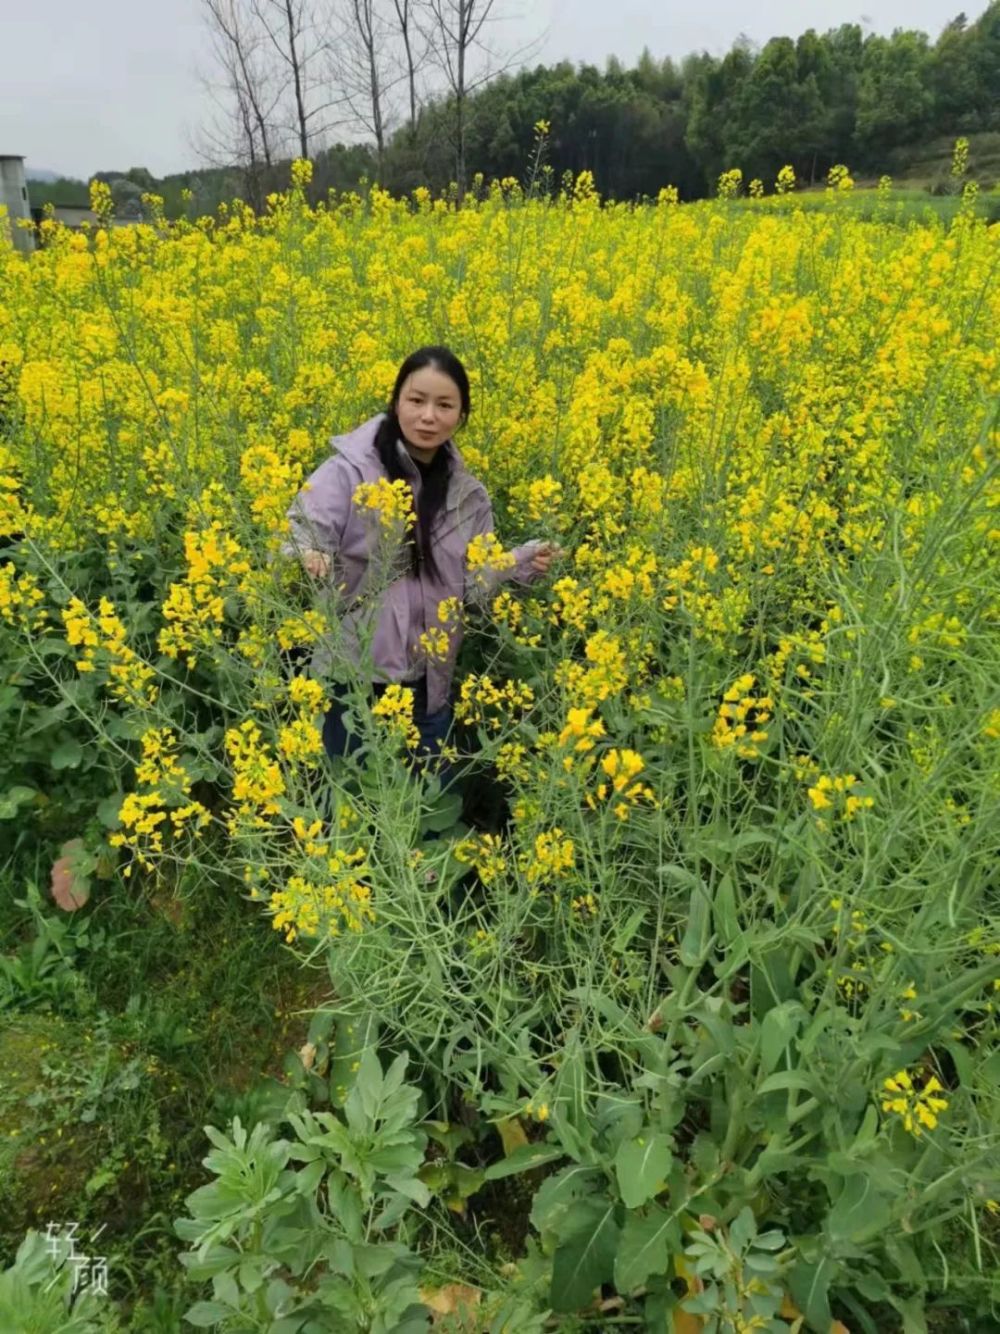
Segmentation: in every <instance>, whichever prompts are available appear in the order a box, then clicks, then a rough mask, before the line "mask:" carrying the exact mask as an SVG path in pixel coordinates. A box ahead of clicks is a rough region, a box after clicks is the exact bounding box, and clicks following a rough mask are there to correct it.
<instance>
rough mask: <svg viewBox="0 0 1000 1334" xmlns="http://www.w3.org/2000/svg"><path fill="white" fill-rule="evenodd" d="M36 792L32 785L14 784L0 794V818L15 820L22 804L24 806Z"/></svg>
mask: <svg viewBox="0 0 1000 1334" xmlns="http://www.w3.org/2000/svg"><path fill="white" fill-rule="evenodd" d="M37 795H38V793H37V792H36V791H35V789H34V788H33V787H24V786H23V785H21V784H15V786H14V787H9V788H8V789H7V791H6V792H5V793H4V794H3V795H2V796H0V820H15V819H17V814H18V812H19V811H20V809H21V807H22V806H26V805H27V804H28V802H29V801H32V800H33V799H34V798H35V797H36V796H37Z"/></svg>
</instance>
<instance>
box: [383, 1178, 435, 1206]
mask: <svg viewBox="0 0 1000 1334" xmlns="http://www.w3.org/2000/svg"><path fill="white" fill-rule="evenodd" d="M386 1185H389V1186H391V1187H392V1189H393V1190H397V1191H399V1193H400V1195H405V1196H406V1198H407V1199H408V1200H412V1201H413V1202H414V1204H419V1205H420V1207H421V1209H426V1208H427V1206H428V1205H429V1204H430V1202H431V1193H430V1191H429V1190H428V1189H427V1187H426V1186H425V1185H424V1183H423V1182H422V1181H418V1180H417V1178H416V1177H387V1178H386Z"/></svg>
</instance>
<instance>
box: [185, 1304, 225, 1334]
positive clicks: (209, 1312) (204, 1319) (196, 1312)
mask: <svg viewBox="0 0 1000 1334" xmlns="http://www.w3.org/2000/svg"><path fill="white" fill-rule="evenodd" d="M232 1314H233V1312H232V1309H231V1308H230V1307H228V1306H223V1305H222V1303H221V1302H195V1304H194V1306H192V1307H191V1308H190V1310H188V1311H185V1312H184V1319H185V1320H186V1321H187V1322H188V1324H189V1325H195V1326H197V1328H198V1329H211V1327H212V1326H213V1325H218V1324H219V1323H220V1322H221V1321H223V1320H227V1319H229V1317H230V1316H231V1315H232Z"/></svg>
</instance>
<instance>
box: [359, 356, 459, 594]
mask: <svg viewBox="0 0 1000 1334" xmlns="http://www.w3.org/2000/svg"><path fill="white" fill-rule="evenodd" d="M425 366H433V368H434V369H435V370H436V371H440V372H441V373H442V374H443V375H447V376H448V378H449V380H453V381H454V382H455V386H456V388H457V389H458V395H459V399H460V400H461V404H462V416H461V418H460V419H459V425H464V423H465V421H466V419H467V417H468V415H469V412H470V410H471V407H472V400H471V397H470V394H469V377H468V375H467V374H466V370H465V367H464V366H463V365H462V363H461V362H460V361H459V359H458V357H456V356H455V354H454V352H452V350H451V349H450V348H448V347H440V346H431V347H418V348H417V350H416V351H415V352H411V353H410V355H409V356H408V357H407V358H406V360H405V361H404V362H403V364H402V366H400V368H399V372H398V373H397V375H396V383H395V385H394V386H393V389H392V398H391V399H390V400H389V406H388V407H387V408H386V410H385V418H384V419H383V421H382V422H381V423H380V425H379V428H378V433H377V434H376V436H375V447H376V449H377V450H378V455H379V458H380V459H381V460H382V466H383V467H384V468H385V470H386V472H387V473H388V474H389V480H390V481H392V482H395V481H398V480H400V479H403V480H406V481H409V480H410V479H409V476H408V475H407V473H406V472H405V471H404V469H403V465H402V462H401V461H400V458H399V454H398V452H397V450H396V442H397V441H398V440H399V439H400V438H401V436H402V432H401V430H400V426H399V417H398V415H397V412H396V409H397V406H398V404H399V395H400V393H401V392H402V388H403V385H404V384H405V383H406V381H407V380H408V379H409V378H410V376H411V375H413V373H414V372H415V371H421V370H423V369H424V367H425ZM450 473H451V468H450V465H449V460H448V456H447V454H446V453H445V451H444V449H443V447H442V448H440V449H437V450H436V451H435V453H434V458H433V460H432V462H431V463H430V464H429V465H428V466H427V467H426V468H425V469H424V470H423V478H422V482H423V484H422V486H421V488H420V500H419V502H418V504H417V523H416V531H415V533H414V536H413V541H412V542H411V543H410V568H411V570H412V572H413V573H414V574H415V575H416V574H419V573H420V569H421V566H422V567H423V568H424V570H426V571H427V573H428V574H429V575H430V576H431V578H436V576H437V572H438V570H437V564H436V562H435V560H434V552H433V550H432V549H431V529H432V528H433V526H434V520H435V519H436V518H437V516H438V514H439V513H440V512H441V510H442V509H443V508H444V503H445V501H446V500H447V498H448V478H449V475H450Z"/></svg>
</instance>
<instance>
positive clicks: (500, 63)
mask: <svg viewBox="0 0 1000 1334" xmlns="http://www.w3.org/2000/svg"><path fill="white" fill-rule="evenodd" d="M419 3H420V5H421V10H422V14H423V20H422V21H423V28H424V34H425V36H426V39H427V42H428V45H429V46H430V49H431V53H432V57H431V58H432V59H433V60H434V61H435V63H436V64H437V65H438V66H439V68H440V70H441V72H442V74H443V75H444V79H445V83H446V85H447V90H448V93H449V95H450V97H451V99H452V102H453V104H454V140H455V179H456V181H457V183H458V189H459V193H460V194H464V192H465V183H466V182H465V173H466V167H465V141H466V131H467V125H466V114H467V113H466V102H467V99H468V97H469V94H470V93H472V92H474V91H475V89H476V88H479V87H480V86H481V85H482V84H484V83H487V82H488V81H489V80H490V79H492V78H495V77H496V75H497V74H499V73H501V72H502V71H503V70H506V69H510V67H511V66H512V65H515V64H517V63H518V62H519V61H520V60H522V59H524V58H525V57H526V56H527V55H528V53H529V52H530V51H531V50H532V49H537V47H538V44H539V42H540V40H541V39H536V41H535V42H530V43H528V44H527V45H526V46H523V47H521V48H520V49H519V50H518V51H515V52H509V53H507V54H506V55H502V56H501V55H499V54H498V53H497V52H496V51H494V50H493V49H492V48H491V47H490V46H489V44H488V43H487V42H486V40H485V33H484V29H485V27H486V24H487V23H489V22H497V21H499V20H500V19H502V18H503V17H505V16H504V15H503V14H501V12H500V10H499V8H498V4H497V0H419ZM477 55H478V56H480V57H482V58H483V59H484V60H485V65H484V66H483V68H482V69H481V70H480V72H479V73H478V75H475V76H473V74H472V65H473V63H474V59H475V57H476V56H477Z"/></svg>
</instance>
